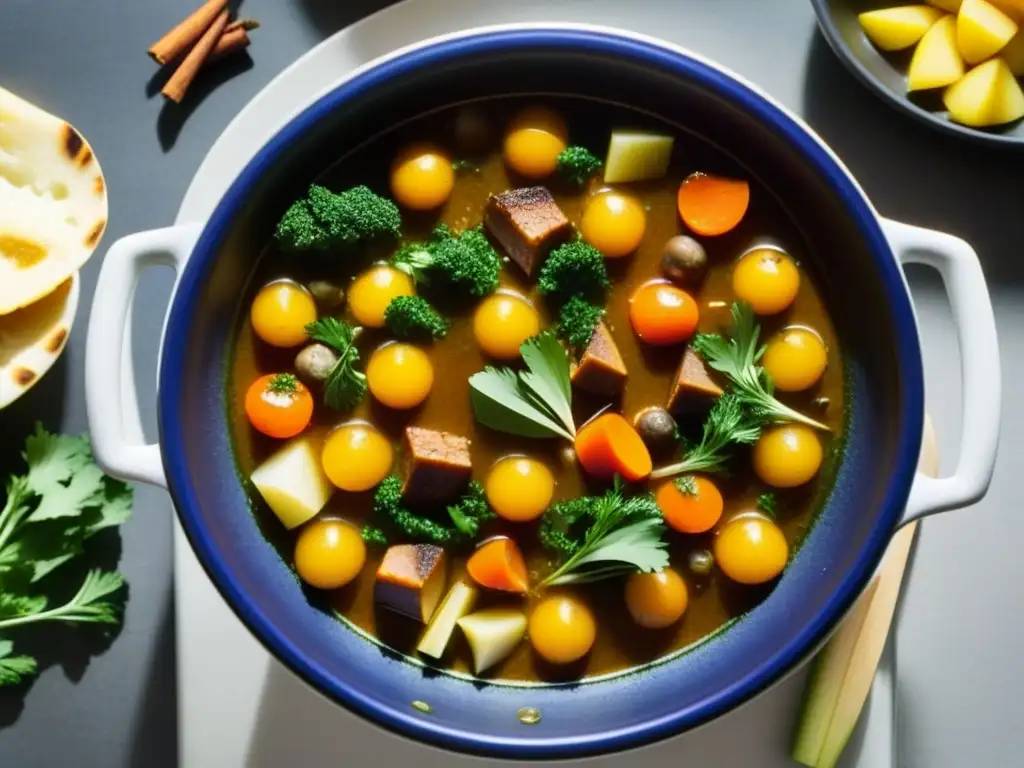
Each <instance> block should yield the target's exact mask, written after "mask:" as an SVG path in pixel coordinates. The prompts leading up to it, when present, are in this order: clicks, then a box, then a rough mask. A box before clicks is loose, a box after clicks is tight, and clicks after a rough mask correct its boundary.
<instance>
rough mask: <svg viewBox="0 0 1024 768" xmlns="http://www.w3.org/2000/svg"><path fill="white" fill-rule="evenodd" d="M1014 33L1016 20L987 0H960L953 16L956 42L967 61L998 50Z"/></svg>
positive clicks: (990, 54) (985, 56)
mask: <svg viewBox="0 0 1024 768" xmlns="http://www.w3.org/2000/svg"><path fill="white" fill-rule="evenodd" d="M1016 34H1017V22H1015V21H1014V20H1013V19H1011V18H1010V17H1009V16H1007V15H1006V14H1005V13H1003V12H1002V11H1000V10H999V9H998V8H996V7H995V6H994V5H992V4H991V3H990V2H988V0H964V2H963V5H961V6H960V13H958V14H957V17H956V42H957V46H958V47H959V48H960V54H961V55H962V56H963V57H964V61H966V62H967V63H968V64H977V63H978V62H979V61H984V60H985V59H987V58H988V57H989V56H992V55H993V54H996V53H998V52H999V51H1000V50H1002V48H1003V46H1005V45H1006V44H1007V43H1008V42H1010V40H1011V38H1013V36H1014V35H1016Z"/></svg>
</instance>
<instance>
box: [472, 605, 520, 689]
mask: <svg viewBox="0 0 1024 768" xmlns="http://www.w3.org/2000/svg"><path fill="white" fill-rule="evenodd" d="M459 627H461V628H462V633H463V634H464V635H465V636H466V640H467V641H468V642H469V647H470V650H472V651H473V669H474V671H475V672H476V674H478V675H479V674H480V673H481V672H484V671H485V670H487V669H490V668H491V667H493V666H494V665H495V664H497V663H498V662H499V661H503V660H504V659H506V658H507V657H508V655H509V654H510V653H512V651H513V650H514V649H515V647H516V646H517V645H518V644H519V643H520V642H521V641H522V639H523V636H524V635H525V634H526V615H525V614H524V613H522V612H521V611H516V610H513V609H510V608H490V609H488V610H485V611H478V612H477V613H471V614H470V615H469V616H463V617H462V618H461V619H459Z"/></svg>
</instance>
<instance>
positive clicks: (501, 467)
mask: <svg viewBox="0 0 1024 768" xmlns="http://www.w3.org/2000/svg"><path fill="white" fill-rule="evenodd" d="M484 489H485V490H486V491H487V501H488V503H489V504H490V505H491V507H493V508H494V511H495V512H497V513H498V516H499V517H502V518H504V519H505V520H511V521H512V522H514V523H523V522H527V521H529V520H536V519H537V518H538V517H540V516H541V514H542V513H543V512H544V510H545V509H547V507H548V504H550V503H551V497H552V496H553V495H554V493H555V478H554V477H553V476H552V474H551V470H550V469H548V468H547V467H546V466H544V465H543V464H541V463H540V462H539V461H537V460H536V459H530V458H527V457H526V456H506V457H505V458H504V459H500V460H499V461H498V463H497V464H495V465H494V466H493V467H492V468H491V471H490V472H489V473H488V474H487V481H486V482H485V483H484Z"/></svg>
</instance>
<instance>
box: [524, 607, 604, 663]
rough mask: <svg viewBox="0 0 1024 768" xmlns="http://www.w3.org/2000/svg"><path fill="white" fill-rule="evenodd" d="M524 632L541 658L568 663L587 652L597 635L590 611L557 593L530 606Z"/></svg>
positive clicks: (552, 661)
mask: <svg viewBox="0 0 1024 768" xmlns="http://www.w3.org/2000/svg"><path fill="white" fill-rule="evenodd" d="M527 631H528V632H529V635H530V644H531V645H532V646H533V650H535V651H536V652H537V653H538V654H540V656H541V657H542V658H543V659H544V660H546V661H548V662H550V663H551V664H571V663H572V662H574V661H578V660H579V659H582V658H583V657H584V656H586V655H587V653H589V652H590V649H591V648H592V647H593V645H594V639H595V638H596V637H597V624H596V622H595V621H594V614H592V613H591V612H590V609H589V608H587V606H585V605H584V604H583V603H581V602H580V601H579V600H577V599H575V598H572V597H569V596H567V595H557V596H554V597H549V598H546V599H545V600H543V601H542V602H541V603H540V604H539V605H538V606H537V607H536V608H534V609H533V613H531V614H530V622H529V625H528V629H527Z"/></svg>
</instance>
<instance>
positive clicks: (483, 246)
mask: <svg viewBox="0 0 1024 768" xmlns="http://www.w3.org/2000/svg"><path fill="white" fill-rule="evenodd" d="M390 264H391V266H393V267H394V268H395V269H399V270H401V271H403V272H405V273H406V274H408V275H409V276H410V277H412V279H413V280H415V281H416V282H417V283H421V284H430V285H434V284H440V286H441V287H443V288H445V289H447V290H448V291H449V292H454V293H462V294H466V295H468V296H470V297H473V298H478V299H479V298H483V297H484V296H488V295H490V294H492V293H494V291H495V290H496V289H497V287H498V275H499V273H500V272H501V261H500V259H499V258H498V253H497V251H495V250H494V246H492V245H491V243H490V241H489V240H488V239H487V236H486V235H485V234H484V233H483V230H482V228H480V227H476V228H474V229H467V230H466V231H465V232H462V233H460V234H455V233H454V232H452V231H451V229H449V228H448V227H447V226H446V225H444V224H440V225H438V226H437V227H436V228H435V229H434V231H433V232H432V233H431V235H430V238H429V239H428V240H427V241H426V242H425V243H412V244H408V245H404V246H402V247H401V248H400V249H399V250H398V252H397V253H395V255H394V256H392V257H391V259H390Z"/></svg>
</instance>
